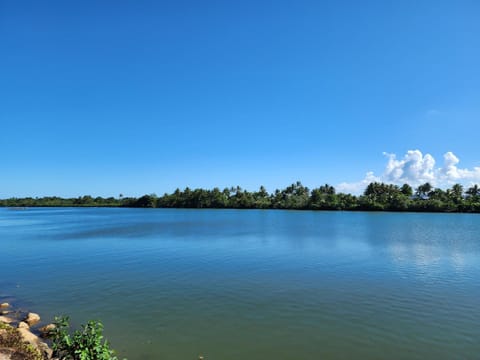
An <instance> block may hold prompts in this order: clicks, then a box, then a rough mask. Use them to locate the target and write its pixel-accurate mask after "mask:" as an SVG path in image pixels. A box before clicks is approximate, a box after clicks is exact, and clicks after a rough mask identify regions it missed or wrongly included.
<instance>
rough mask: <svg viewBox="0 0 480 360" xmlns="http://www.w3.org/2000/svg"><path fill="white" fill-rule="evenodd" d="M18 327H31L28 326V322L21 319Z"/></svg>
mask: <svg viewBox="0 0 480 360" xmlns="http://www.w3.org/2000/svg"><path fill="white" fill-rule="evenodd" d="M18 328H19V329H29V328H30V326H28V324H27V323H26V322H23V321H20V322H19V323H18Z"/></svg>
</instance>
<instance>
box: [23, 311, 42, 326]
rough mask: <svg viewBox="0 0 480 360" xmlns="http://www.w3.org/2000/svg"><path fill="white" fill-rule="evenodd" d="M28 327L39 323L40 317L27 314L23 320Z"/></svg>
mask: <svg viewBox="0 0 480 360" xmlns="http://www.w3.org/2000/svg"><path fill="white" fill-rule="evenodd" d="M24 321H25V322H26V323H27V324H28V325H30V326H32V325H35V324H36V323H38V322H39V321H40V315H38V314H35V313H28V315H27V318H26V319H25V320H24Z"/></svg>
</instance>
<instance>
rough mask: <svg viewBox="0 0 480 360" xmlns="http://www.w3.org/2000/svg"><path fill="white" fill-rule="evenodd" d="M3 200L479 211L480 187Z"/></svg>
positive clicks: (14, 203)
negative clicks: (349, 192)
mask: <svg viewBox="0 0 480 360" xmlns="http://www.w3.org/2000/svg"><path fill="white" fill-rule="evenodd" d="M0 206H9V207H28V206H82V207H84V206H116V207H134V208H192V209H202V208H210V209H289V210H350V211H354V210H363V211H425V212H426V211H429V212H477V213H478V212H480V188H479V186H478V185H473V186H471V187H470V188H468V189H467V190H466V191H464V189H463V187H462V185H460V184H455V185H453V186H452V188H451V189H447V190H442V189H438V188H434V187H433V186H432V185H431V184H430V183H425V184H422V185H420V186H418V188H416V189H415V192H414V191H413V189H412V187H411V186H410V185H408V184H403V185H402V186H401V187H399V186H397V185H392V184H385V183H380V182H373V183H371V184H369V185H368V186H367V188H366V189H365V191H364V193H363V194H362V195H360V196H355V195H351V194H343V193H337V192H336V190H335V188H334V187H333V186H331V185H328V184H325V185H321V186H320V187H318V188H314V189H313V190H310V189H309V188H308V187H306V186H303V185H302V183H301V182H300V181H297V182H295V183H293V184H291V185H289V186H287V187H286V188H285V189H276V190H275V191H273V192H272V193H269V192H268V191H267V190H266V189H265V187H263V186H261V187H260V188H259V190H258V191H247V190H245V189H242V188H241V187H240V186H236V187H230V188H225V189H223V190H220V189H219V188H214V189H213V190H207V189H190V188H188V187H187V188H185V189H184V190H180V189H176V190H175V191H174V192H173V193H172V194H165V195H163V196H160V197H157V196H156V195H155V194H150V195H144V196H141V197H139V198H131V197H124V196H123V195H122V194H120V195H119V198H118V199H115V198H112V197H110V198H106V199H105V198H101V197H96V198H93V197H91V196H88V195H85V196H81V197H78V198H73V199H63V198H59V197H46V198H35V199H33V198H24V199H16V198H12V199H5V200H0Z"/></svg>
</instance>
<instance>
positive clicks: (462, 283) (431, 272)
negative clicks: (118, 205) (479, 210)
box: [0, 208, 480, 360]
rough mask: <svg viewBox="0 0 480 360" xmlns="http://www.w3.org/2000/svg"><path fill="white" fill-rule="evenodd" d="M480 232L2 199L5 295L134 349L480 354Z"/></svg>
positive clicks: (238, 354)
mask: <svg viewBox="0 0 480 360" xmlns="http://www.w3.org/2000/svg"><path fill="white" fill-rule="evenodd" d="M478 234H480V217H478V215H469V214H404V213H401V214H397V213H361V212H355V213H350V212H309V211H304V212H295V211H261V210H252V211H236V210H167V209H95V208H88V209H83V208H75V209H73V208H62V209H58V208H48V209H27V210H24V211H11V210H7V209H0V246H1V249H2V262H0V273H1V274H2V276H1V278H0V297H1V296H4V297H5V296H12V297H15V298H16V299H20V301H22V306H23V307H25V308H28V309H34V310H35V311H36V312H39V313H40V314H42V317H43V318H45V319H53V317H54V316H56V315H61V314H68V315H70V316H71V318H72V321H73V325H74V327H78V325H80V324H82V323H85V322H86V321H87V320H89V319H98V320H101V321H102V322H103V323H104V325H105V334H106V336H107V338H108V339H109V340H111V342H112V347H113V348H115V349H116V350H117V351H118V352H119V354H121V355H122V356H125V357H127V358H128V359H129V360H135V359H143V360H145V359H155V360H156V359H196V358H197V357H198V354H203V355H204V356H205V358H206V359H209V360H210V359H211V360H215V359H231V360H235V359H242V360H243V359H249V360H256V359H262V360H263V359H266V358H276V359H313V358H328V359H341V358H381V357H384V355H385V354H388V356H389V358H390V359H404V358H409V359H451V358H472V356H473V355H472V354H478V350H479V349H478V339H479V338H480V330H479V328H478V324H479V323H480V309H479V307H478V299H479V298H480V283H479V282H478V278H479V277H480V242H479V241H478V240H479V239H478ZM126 329H127V330H126Z"/></svg>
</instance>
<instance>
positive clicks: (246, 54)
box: [0, 0, 480, 198]
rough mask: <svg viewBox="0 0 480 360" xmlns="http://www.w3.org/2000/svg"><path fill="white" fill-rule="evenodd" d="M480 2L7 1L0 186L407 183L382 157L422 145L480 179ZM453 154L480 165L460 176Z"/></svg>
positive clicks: (2, 16) (20, 192) (76, 189)
mask: <svg viewBox="0 0 480 360" xmlns="http://www.w3.org/2000/svg"><path fill="white" fill-rule="evenodd" d="M479 16H480V3H479V2H478V1H438V0H436V1H428V0H425V1H418V0H417V1H362V2H360V1H280V0H276V1H248V0H245V1H235V2H234V1H168V2H167V1H81V2H71V1H18V0H15V1H8V0H0V48H1V53H2V54H1V56H0V69H1V70H0V136H1V138H0V166H1V172H0V197H1V198H4V197H9V196H44V195H53V194H56V195H61V196H79V195H83V194H92V195H101V196H111V195H112V196H117V195H118V194H119V193H123V194H125V195H141V194H144V193H157V194H163V193H164V192H170V191H173V190H174V189H175V188H176V187H180V188H183V187H185V186H190V187H206V188H212V187H214V186H218V187H221V188H223V187H225V186H231V185H237V184H238V185H241V186H243V187H244V188H247V189H250V190H253V189H256V188H258V187H259V186H260V185H265V186H266V187H267V190H270V191H272V190H274V189H275V188H280V187H285V186H287V185H288V184H290V183H291V182H293V181H295V180H301V181H302V182H303V183H304V184H306V185H308V186H310V187H314V186H318V185H320V184H323V183H326V182H328V183H330V184H332V185H335V186H337V185H339V184H342V183H343V186H344V187H343V188H345V189H350V190H351V191H356V190H358V188H359V186H361V185H362V180H363V181H365V176H366V175H365V174H366V173H367V172H369V171H371V172H373V176H374V177H375V178H378V179H380V180H388V181H400V180H405V179H408V177H407V176H406V175H405V176H403V177H402V176H400V177H398V176H397V177H396V178H395V177H391V176H389V175H391V174H390V173H388V171H387V170H386V166H387V167H388V164H389V162H390V160H391V158H389V157H388V156H386V155H383V153H384V152H385V153H388V154H396V155H397V157H396V159H397V160H396V161H404V163H403V165H402V164H397V167H400V168H402V166H403V168H402V169H403V170H405V167H408V166H410V168H412V166H413V168H416V166H417V165H416V164H417V163H415V162H414V163H412V162H411V161H410V160H409V159H411V157H409V156H410V155H409V154H412V153H408V151H414V150H418V151H419V152H421V154H422V157H421V158H418V156H417V157H416V158H415V159H416V160H413V161H419V159H420V160H421V161H423V160H424V158H423V156H425V154H430V155H431V157H432V158H434V159H435V160H436V163H435V165H434V166H433V168H432V169H431V170H432V174H433V176H434V177H436V178H438V179H436V180H438V181H437V183H438V185H439V186H440V185H442V184H445V185H447V184H448V183H450V182H451V181H453V180H458V181H462V182H465V183H469V182H476V181H480V177H479V178H477V175H476V171H477V170H476V169H475V168H476V167H479V166H480V151H479V150H480V145H479V142H478V124H479V120H480V117H479V115H480V101H479V100H480V66H479V65H478V64H480V46H478V45H479V41H478V39H479V38H480V21H478V19H479ZM447 152H452V154H454V156H455V157H456V158H457V159H460V160H461V162H460V164H458V165H456V164H457V163H458V161H457V162H455V161H453V162H454V163H455V164H454V166H456V168H457V169H460V170H462V171H463V170H464V171H470V172H467V173H465V172H464V173H462V172H458V171H457V174H460V175H459V177H457V178H455V177H453V178H452V176H450V177H448V176H447V175H445V174H446V171H444V170H445V169H446V166H444V165H443V164H444V160H443V158H442V157H443V156H444V154H446V153H447ZM405 154H406V155H405ZM417 155H418V154H417ZM430 155H429V156H430ZM404 156H405V158H404ZM389 159H390V160H389ZM402 159H403V160H402ZM409 161H410V162H409ZM445 161H448V156H447V157H446V160H445ZM409 164H410V165H409ZM412 164H413V165H412ZM450 164H451V163H450ZM442 169H443V170H442ZM386 173H388V174H387V175H385V174H386ZM404 174H407V172H404ZM408 174H410V175H411V176H415V174H414V173H412V172H408ZM412 174H413V175H412ZM436 174H444V175H442V176H443V178H442V179H440V177H441V176H440V175H436ZM462 174H463V175H462ZM465 174H467V175H468V176H467V175H465ZM370 175H372V174H370ZM397 175H398V174H397ZM464 175H465V176H464ZM367 178H368V177H367ZM411 180H412V182H415V181H421V180H424V178H423V177H422V178H412V179H411ZM434 182H435V179H434ZM352 184H354V185H352ZM355 184H356V185H355ZM350 185H351V186H350ZM349 186H350V187H349ZM355 186H356V188H355Z"/></svg>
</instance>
